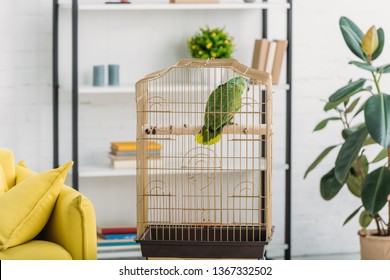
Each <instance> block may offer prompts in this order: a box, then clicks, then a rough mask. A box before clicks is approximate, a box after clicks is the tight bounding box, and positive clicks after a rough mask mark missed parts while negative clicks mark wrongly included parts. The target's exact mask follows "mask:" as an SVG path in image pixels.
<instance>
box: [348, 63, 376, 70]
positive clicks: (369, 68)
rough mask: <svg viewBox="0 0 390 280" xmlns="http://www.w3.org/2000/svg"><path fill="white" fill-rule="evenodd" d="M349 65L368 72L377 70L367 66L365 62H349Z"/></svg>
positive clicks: (370, 65)
mask: <svg viewBox="0 0 390 280" xmlns="http://www.w3.org/2000/svg"><path fill="white" fill-rule="evenodd" d="M349 64H352V65H356V66H357V67H359V68H361V69H364V70H368V71H370V72H374V71H377V68H376V67H375V66H373V65H372V64H369V63H367V62H359V61H350V62H349Z"/></svg>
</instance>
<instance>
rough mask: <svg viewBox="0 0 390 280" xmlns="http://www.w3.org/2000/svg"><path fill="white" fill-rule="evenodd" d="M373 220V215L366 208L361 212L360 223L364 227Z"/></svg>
mask: <svg viewBox="0 0 390 280" xmlns="http://www.w3.org/2000/svg"><path fill="white" fill-rule="evenodd" d="M372 220H373V218H372V216H371V215H370V213H368V212H367V211H366V210H363V211H362V213H360V217H359V224H360V225H361V226H362V227H363V228H366V227H368V226H369V225H370V224H371V222H372Z"/></svg>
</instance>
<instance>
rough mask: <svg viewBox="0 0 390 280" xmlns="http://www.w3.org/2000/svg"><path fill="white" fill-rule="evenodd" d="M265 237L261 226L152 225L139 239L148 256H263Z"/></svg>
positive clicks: (145, 254) (266, 241) (253, 257)
mask: <svg viewBox="0 0 390 280" xmlns="http://www.w3.org/2000/svg"><path fill="white" fill-rule="evenodd" d="M265 237H266V234H265V229H263V228H259V227H250V228H249V229H248V227H214V226H201V227H183V226H169V227H167V226H149V227H147V228H146V230H145V232H144V233H143V234H142V236H141V238H140V239H139V240H137V242H139V243H140V245H141V251H142V256H143V257H146V258H148V257H160V258H250V259H263V258H264V254H265V249H266V246H267V245H268V240H265Z"/></svg>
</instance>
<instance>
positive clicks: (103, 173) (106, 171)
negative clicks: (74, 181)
mask: <svg viewBox="0 0 390 280" xmlns="http://www.w3.org/2000/svg"><path fill="white" fill-rule="evenodd" d="M272 168H273V169H275V170H287V169H288V165H287V164H285V163H273V165H272ZM237 171H240V170H237ZM241 171H242V170H241ZM70 173H72V172H71V171H70ZM169 173H172V174H173V173H182V171H181V172H174V170H170V171H169ZM136 175H137V170H136V169H135V168H130V167H129V168H112V167H110V166H109V165H108V164H107V165H102V164H95V165H94V164H88V165H81V166H80V167H79V176H80V178H95V177H120V176H125V177H127V176H128V177H133V176H136Z"/></svg>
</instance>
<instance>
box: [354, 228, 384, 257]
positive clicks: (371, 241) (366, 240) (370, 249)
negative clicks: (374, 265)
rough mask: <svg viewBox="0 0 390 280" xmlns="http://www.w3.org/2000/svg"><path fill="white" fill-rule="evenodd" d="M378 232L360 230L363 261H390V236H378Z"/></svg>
mask: <svg viewBox="0 0 390 280" xmlns="http://www.w3.org/2000/svg"><path fill="white" fill-rule="evenodd" d="M376 233H377V231H376V230H360V231H359V236H360V257H361V259H362V260H390V236H377V235H375V234H376Z"/></svg>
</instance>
